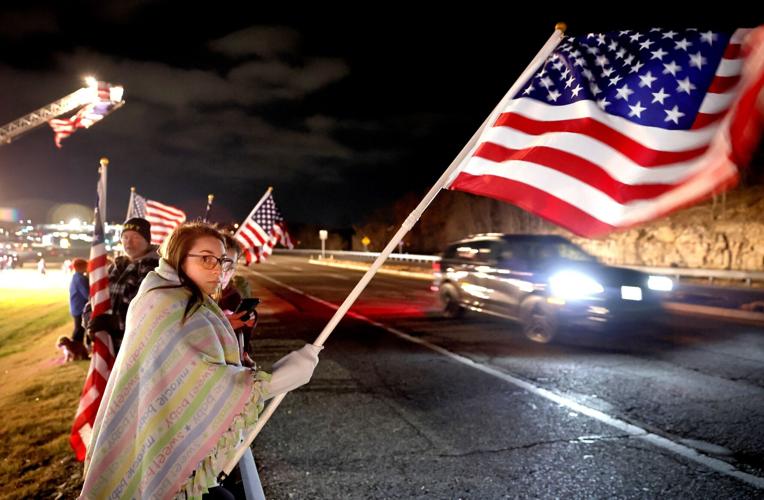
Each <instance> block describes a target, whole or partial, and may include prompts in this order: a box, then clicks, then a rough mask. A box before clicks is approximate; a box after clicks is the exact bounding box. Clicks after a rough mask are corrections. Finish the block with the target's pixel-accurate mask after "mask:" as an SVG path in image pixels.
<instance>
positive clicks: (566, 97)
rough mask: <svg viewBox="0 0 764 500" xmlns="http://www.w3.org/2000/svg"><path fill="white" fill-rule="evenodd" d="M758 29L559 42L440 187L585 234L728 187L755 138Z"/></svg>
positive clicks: (593, 36) (763, 76) (763, 72)
mask: <svg viewBox="0 0 764 500" xmlns="http://www.w3.org/2000/svg"><path fill="white" fill-rule="evenodd" d="M761 30H762V28H759V29H757V30H754V31H751V30H738V31H736V32H735V33H733V34H731V35H730V34H725V33H718V32H713V31H703V30H696V29H688V30H678V31H675V30H666V29H660V28H654V29H651V30H648V31H632V30H625V31H617V32H608V33H590V34H588V35H584V36H579V37H566V38H565V39H564V40H563V42H562V43H561V44H560V45H559V46H558V47H557V48H556V49H555V50H554V52H553V53H552V54H551V55H550V56H549V57H548V59H547V60H546V61H545V63H544V64H543V65H542V66H541V68H540V69H539V70H538V71H537V72H536V73H535V74H534V75H533V76H532V77H531V78H530V79H529V80H528V81H527V82H524V85H523V86H522V87H521V89H520V90H519V91H518V92H517V93H516V95H514V96H512V99H511V100H510V101H509V103H508V104H507V106H506V107H505V108H504V109H503V110H501V114H500V115H499V116H498V119H497V120H496V121H495V122H494V123H492V124H490V125H489V126H488V127H487V128H486V130H485V131H484V132H483V134H482V136H481V137H480V138H479V139H478V143H477V147H476V149H475V150H474V151H473V153H472V154H471V155H470V156H468V157H467V158H466V159H465V160H464V161H463V162H462V165H461V166H460V169H459V174H458V176H456V177H455V179H454V180H453V182H452V183H451V184H450V186H449V187H450V188H451V189H457V190H462V191H467V192H471V193H475V194H480V195H484V196H490V197H494V198H498V199H501V200H504V201H507V202H510V203H513V204H515V205H518V206H520V207H522V208H524V209H526V210H528V211H530V212H533V213H536V214H538V215H540V216H542V217H545V218H546V219H549V220H550V221H552V222H554V223H556V224H559V225H561V226H563V227H566V228H567V229H569V230H571V231H573V232H575V233H577V234H580V235H583V236H587V237H595V236H599V235H602V234H606V233H608V232H611V231H613V230H615V229H619V228H627V227H630V226H633V225H636V224H639V223H641V222H645V221H648V220H651V219H654V218H656V217H659V216H661V215H664V214H666V213H668V212H670V211H672V210H675V209H678V208H680V207H683V206H686V205H688V204H690V203H693V202H695V201H698V200H699V199H702V198H705V197H707V196H709V195H711V194H712V193H714V192H718V191H721V190H724V189H726V188H729V187H730V186H732V185H734V184H735V183H736V182H737V179H738V167H742V166H745V163H747V162H748V161H749V159H750V156H751V155H752V153H753V151H754V150H755V147H756V141H757V140H758V136H759V133H760V130H754V129H756V128H757V127H759V126H760V125H757V122H756V117H755V111H754V110H755V99H756V96H757V95H758V94H759V92H760V91H761V89H762V84H763V83H764V42H763V41H762V36H764V34H763V33H762V31H761ZM749 34H750V36H749V42H752V43H750V44H749V45H748V46H747V47H746V49H745V50H743V47H742V42H743V40H744V38H745V37H746V36H747V35H749ZM759 123H760V122H759ZM736 131H740V132H742V133H738V132H736Z"/></svg>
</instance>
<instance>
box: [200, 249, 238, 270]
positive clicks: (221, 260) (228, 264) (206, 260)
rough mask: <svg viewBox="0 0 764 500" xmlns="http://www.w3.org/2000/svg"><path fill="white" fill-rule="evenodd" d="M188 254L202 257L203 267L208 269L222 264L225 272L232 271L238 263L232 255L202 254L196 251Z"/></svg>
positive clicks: (221, 267)
mask: <svg viewBox="0 0 764 500" xmlns="http://www.w3.org/2000/svg"><path fill="white" fill-rule="evenodd" d="M188 256H189V257H199V258H200V259H202V267H203V268H205V269H208V270H212V269H215V266H216V265H218V264H220V269H221V270H222V271H223V272H224V273H227V272H229V271H232V270H233V267H234V265H235V264H236V263H235V262H234V261H233V259H231V258H230V257H215V256H214V255H200V254H195V253H190V254H188Z"/></svg>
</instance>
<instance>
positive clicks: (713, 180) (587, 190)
mask: <svg viewBox="0 0 764 500" xmlns="http://www.w3.org/2000/svg"><path fill="white" fill-rule="evenodd" d="M725 144H726V141H724V140H722V139H720V140H717V141H715V144H714V145H712V148H711V150H710V151H709V152H708V153H707V158H706V159H705V160H706V161H705V163H704V165H703V166H704V168H703V169H701V170H702V171H703V175H702V176H698V177H695V178H693V179H692V181H691V182H687V183H685V184H680V185H678V186H677V187H676V188H675V189H674V190H672V191H669V192H668V193H665V194H663V195H661V196H659V197H657V198H652V199H649V200H636V201H631V202H628V203H625V204H620V203H618V202H617V201H615V200H613V199H612V198H610V196H608V195H607V194H605V193H603V192H602V191H600V190H599V189H597V188H595V187H594V186H592V185H590V184H587V183H585V182H582V181H580V180H578V179H576V178H574V177H571V176H569V175H567V174H564V173H562V172H559V171H557V170H554V169H551V168H548V167H544V166H542V165H539V164H536V163H531V162H526V161H521V160H514V161H511V162H505V163H495V162H489V161H486V160H484V159H482V158H472V159H471V160H470V161H469V162H468V164H467V167H466V168H465V170H464V172H465V173H468V174H472V175H480V174H481V173H482V174H487V175H494V176H497V177H503V178H505V179H508V180H512V181H516V182H520V183H523V184H527V185H528V186H532V187H534V188H536V189H539V190H541V191H544V192H546V193H548V194H550V195H552V196H554V197H556V198H559V199H561V200H565V201H566V202H567V203H569V204H571V205H573V206H575V207H576V208H578V209H580V210H582V211H584V212H586V213H587V214H589V215H591V216H592V217H594V218H596V219H598V220H600V221H602V222H604V223H606V224H610V225H612V226H624V225H630V224H633V223H635V222H638V221H642V220H645V219H646V218H649V217H650V216H651V215H652V214H656V213H661V211H662V210H665V209H667V208H668V207H672V206H675V205H676V204H677V200H680V201H681V200H687V201H690V200H691V199H693V197H694V196H697V193H698V192H701V191H700V190H701V189H711V188H713V187H714V186H716V185H718V183H720V182H722V181H723V180H724V179H726V178H729V177H730V176H733V175H736V173H737V168H735V166H734V165H732V164H731V163H729V162H728V161H727V160H726V154H723V153H722V152H721V151H722V150H724V148H725ZM727 148H728V146H727ZM712 158H720V159H722V160H719V163H718V165H717V167H716V168H714V169H708V168H707V167H708V163H709V159H712ZM507 163H511V168H510V167H509V166H508V165H507ZM473 172H478V173H477V174H474V173H473Z"/></svg>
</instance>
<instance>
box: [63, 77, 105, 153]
mask: <svg viewBox="0 0 764 500" xmlns="http://www.w3.org/2000/svg"><path fill="white" fill-rule="evenodd" d="M110 90H111V86H110V85H109V84H108V83H105V82H98V88H97V90H96V100H95V101H94V102H91V103H88V104H85V105H84V106H83V107H81V108H80V109H79V110H78V111H77V112H76V113H75V114H74V115H72V116H71V117H69V118H54V119H52V120H50V121H49V122H48V124H49V125H50V127H51V128H52V129H53V141H54V142H55V143H56V147H58V148H60V147H61V141H62V140H64V139H66V138H67V137H69V136H70V135H72V134H73V133H74V132H76V131H77V129H79V128H90V126H91V125H93V124H94V123H96V122H98V121H100V120H101V119H103V117H104V116H106V115H108V114H109V113H111V112H112V111H113V110H114V109H115V106H116V104H117V102H115V101H112V100H111V92H110Z"/></svg>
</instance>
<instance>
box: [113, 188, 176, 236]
mask: <svg viewBox="0 0 764 500" xmlns="http://www.w3.org/2000/svg"><path fill="white" fill-rule="evenodd" d="M132 217H141V218H142V219H146V220H147V221H149V222H150V223H151V243H152V244H154V245H160V244H161V243H162V242H163V241H164V239H165V238H166V237H168V236H169V235H170V233H172V231H173V230H174V229H175V228H176V227H178V226H179V225H181V224H183V223H184V222H185V221H186V213H185V212H184V211H183V210H181V209H179V208H176V207H173V206H171V205H165V204H164V203H159V202H158V201H154V200H147V199H146V198H144V197H143V196H140V195H139V194H138V193H136V192H135V191H133V192H132V194H131V195H130V205H129V207H128V209H127V218H128V219H130V218H132Z"/></svg>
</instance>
